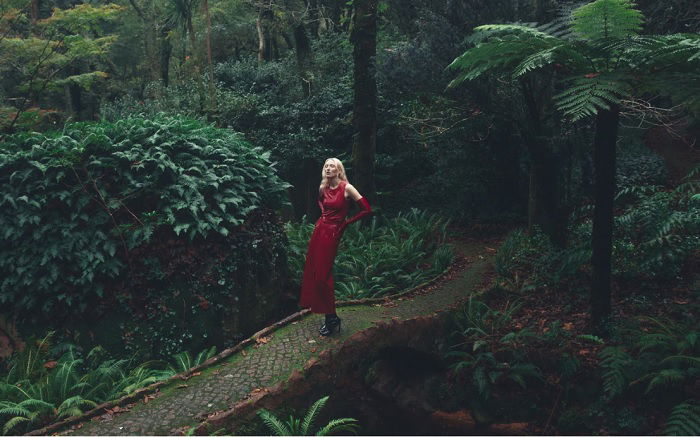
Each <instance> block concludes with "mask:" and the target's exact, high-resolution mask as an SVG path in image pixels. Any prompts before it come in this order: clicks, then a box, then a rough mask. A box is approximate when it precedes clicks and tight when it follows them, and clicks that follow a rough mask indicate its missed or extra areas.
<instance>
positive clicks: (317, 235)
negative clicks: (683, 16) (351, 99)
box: [299, 158, 372, 336]
mask: <svg viewBox="0 0 700 437" xmlns="http://www.w3.org/2000/svg"><path fill="white" fill-rule="evenodd" d="M351 201H355V202H357V204H358V205H359V207H360V212H359V213H357V214H356V215H355V216H353V217H352V218H350V219H347V220H346V218H345V217H346V216H347V214H348V211H349V210H350V204H351ZM318 205H319V206H320V207H321V218H319V219H318V221H317V222H316V227H315V228H314V232H313V234H312V235H311V239H310V240H309V249H308V251H307V252H306V265H305V266H304V276H303V279H302V284H301V299H300V301H299V305H300V306H302V307H305V308H311V312H314V313H317V314H325V315H326V319H325V323H324V324H323V326H321V329H320V330H319V334H321V335H323V336H328V335H331V334H332V333H333V331H334V330H335V328H338V331H340V317H338V316H337V315H336V313H335V293H334V291H333V274H332V273H333V272H332V270H333V261H335V255H336V253H337V251H338V244H339V243H340V237H341V236H342V235H343V231H344V230H345V228H346V227H347V225H349V224H350V223H353V222H356V221H358V220H360V219H361V218H362V217H364V216H366V215H369V214H371V213H372V208H370V206H369V203H368V202H367V199H365V198H364V197H362V195H361V194H360V193H359V192H358V191H357V190H356V189H355V187H353V186H352V185H351V184H350V183H349V182H348V178H347V177H346V176H345V168H344V167H343V163H342V162H340V160H338V159H337V158H328V159H327V160H326V162H325V163H324V164H323V169H322V170H321V186H320V187H319V188H318Z"/></svg>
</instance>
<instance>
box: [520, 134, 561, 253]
mask: <svg viewBox="0 0 700 437" xmlns="http://www.w3.org/2000/svg"><path fill="white" fill-rule="evenodd" d="M544 141H546V139H545V138H543V137H539V138H533V139H529V140H528V143H529V144H528V151H529V155H530V186H529V202H528V232H529V233H530V234H531V233H532V232H533V228H534V226H535V225H537V226H539V227H540V228H541V229H542V232H544V233H545V234H546V235H547V236H548V237H549V239H550V240H551V241H552V243H553V244H554V245H555V246H557V247H560V248H562V247H565V246H566V224H567V218H568V217H567V212H566V211H565V208H564V207H563V205H562V201H561V193H560V190H559V185H560V184H559V180H558V173H559V166H558V163H557V160H556V158H555V156H554V153H553V152H552V151H551V150H549V148H547V147H546V146H545V145H543V144H541V142H544Z"/></svg>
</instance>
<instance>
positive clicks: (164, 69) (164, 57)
mask: <svg viewBox="0 0 700 437" xmlns="http://www.w3.org/2000/svg"><path fill="white" fill-rule="evenodd" d="M171 30H172V28H171V27H169V26H167V25H161V27H160V79H161V80H162V81H163V86H164V87H166V88H167V87H168V85H169V84H170V57H171V56H172V53H173V45H172V43H171V42H170V38H169V36H168V34H169V33H170V31H171Z"/></svg>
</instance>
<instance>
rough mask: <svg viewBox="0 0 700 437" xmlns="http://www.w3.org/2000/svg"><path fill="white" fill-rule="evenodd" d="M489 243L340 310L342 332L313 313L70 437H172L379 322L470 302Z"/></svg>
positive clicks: (460, 250) (463, 247) (459, 248)
mask: <svg viewBox="0 0 700 437" xmlns="http://www.w3.org/2000/svg"><path fill="white" fill-rule="evenodd" d="M493 244H496V243H493ZM487 246H489V247H495V246H490V245H489V244H488V243H486V242H484V241H466V242H455V249H456V252H457V254H458V256H459V257H460V259H461V263H462V268H458V269H456V270H454V271H452V272H451V273H450V274H449V275H448V276H447V277H446V278H444V279H442V280H440V281H438V282H437V283H436V284H435V285H432V286H428V287H426V289H424V290H421V291H418V292H417V293H416V294H413V295H412V296H411V297H405V298H398V299H397V300H395V301H390V302H386V303H384V304H369V305H357V306H347V307H341V308H338V315H339V316H340V317H341V318H342V319H343V322H342V331H341V333H340V335H338V334H335V335H334V336H332V337H328V338H324V337H320V336H319V335H318V328H319V326H320V324H321V319H322V316H319V315H307V316H305V317H303V318H302V319H300V320H298V321H296V322H292V323H291V324H289V325H287V326H284V327H282V328H280V329H278V330H277V331H274V332H273V333H272V334H271V335H270V336H268V337H263V338H261V339H260V340H259V341H258V343H257V344H256V345H254V346H250V347H248V348H246V349H243V350H242V351H241V352H239V353H236V354H235V355H233V356H231V357H229V358H228V359H227V360H226V361H223V362H221V363H219V364H216V365H214V366H212V367H210V368H208V369H206V370H204V371H202V372H201V374H198V375H196V376H193V377H191V378H189V379H188V380H186V381H185V380H183V381H181V382H176V383H171V384H169V385H168V386H165V387H164V388H163V389H162V390H161V391H160V392H159V393H158V394H157V396H155V398H153V399H151V398H150V397H148V398H145V399H142V400H140V401H138V402H136V403H135V404H131V407H129V408H128V410H127V411H123V412H113V414H112V413H106V414H103V415H102V416H98V417H95V418H94V419H93V420H92V421H89V422H87V423H84V424H79V425H77V426H74V429H71V430H68V431H65V432H64V433H63V434H73V435H168V434H174V433H176V432H177V431H178V430H181V429H182V428H183V427H186V426H190V425H195V424H197V423H199V422H201V421H202V420H203V419H204V418H205V417H206V416H207V415H208V414H209V413H212V412H215V411H220V410H225V409H228V408H230V407H232V406H233V404H235V403H236V402H238V401H240V400H243V399H245V398H246V397H247V395H249V394H250V393H251V392H252V391H254V390H256V389H259V388H263V387H267V386H271V385H274V384H276V383H277V382H279V381H282V380H286V379H287V378H288V377H289V375H290V374H291V372H292V371H293V370H295V369H299V370H301V369H302V367H303V365H304V363H305V362H306V361H307V360H308V359H309V358H311V357H312V356H317V355H318V354H319V353H320V352H321V351H322V350H324V349H329V348H333V347H336V346H337V345H338V344H340V343H341V342H342V341H343V340H344V339H345V338H347V337H349V336H350V335H352V334H354V333H355V332H357V331H359V330H362V329H365V328H368V327H370V326H372V324H374V323H375V322H380V321H386V320H388V319H392V318H397V319H399V320H405V319H409V318H412V317H416V316H420V315H427V314H431V313H434V312H435V311H439V310H444V309H446V308H448V307H450V306H451V305H453V304H454V303H455V302H457V301H459V300H460V299H463V298H466V297H467V296H469V294H471V293H472V292H473V291H474V290H475V289H476V287H478V286H479V284H480V283H481V282H483V277H484V273H486V272H487V270H488V269H489V266H490V264H491V257H492V254H493V250H492V249H489V248H487Z"/></svg>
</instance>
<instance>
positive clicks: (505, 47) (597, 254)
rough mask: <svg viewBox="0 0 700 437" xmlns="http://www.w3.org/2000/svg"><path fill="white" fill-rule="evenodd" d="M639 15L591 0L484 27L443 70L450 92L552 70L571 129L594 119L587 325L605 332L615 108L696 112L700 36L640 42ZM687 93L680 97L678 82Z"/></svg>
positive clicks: (615, 0) (620, 0) (612, 2)
mask: <svg viewBox="0 0 700 437" xmlns="http://www.w3.org/2000/svg"><path fill="white" fill-rule="evenodd" d="M642 21H643V15H642V14H641V12H639V11H638V10H636V9H635V8H634V4H633V3H632V2H631V1H630V0H596V1H593V2H591V3H589V4H586V5H583V6H581V7H579V8H577V9H575V10H573V11H571V12H570V13H567V14H565V15H564V17H563V19H559V20H555V21H554V22H552V23H548V24H546V25H543V26H539V27H536V26H534V25H533V26H527V25H516V24H489V25H484V26H479V27H477V28H476V29H475V31H476V33H475V34H474V36H473V41H474V42H475V44H476V45H475V47H473V48H471V49H469V50H467V51H466V52H464V53H463V54H462V55H461V56H459V57H458V58H457V59H455V60H454V61H453V62H452V64H450V66H449V67H448V68H452V69H455V70H458V71H459V74H458V76H457V78H455V79H454V80H453V81H452V82H451V84H450V86H456V85H458V84H460V83H462V82H463V81H465V80H471V79H474V78H477V77H479V76H481V75H483V74H485V73H487V72H494V71H507V72H510V73H511V75H512V78H513V79H514V80H517V79H519V78H522V77H527V76H529V75H531V74H533V72H535V71H538V70H542V69H549V70H554V72H555V73H556V74H554V75H553V76H552V77H553V80H554V81H555V83H556V85H558V86H560V87H565V88H564V90H563V91H562V92H561V93H559V94H558V95H555V96H554V97H553V100H554V103H555V104H556V106H557V107H558V108H559V109H560V110H561V111H562V112H563V113H564V114H565V115H566V116H567V117H568V118H569V119H570V120H571V121H573V122H575V121H578V120H582V119H585V118H589V117H595V135H594V141H593V156H594V166H595V188H594V203H595V208H594V217H593V234H592V236H591V239H592V248H593V253H592V256H591V263H592V266H593V277H592V281H591V292H590V316H591V324H592V327H593V328H594V329H596V330H597V331H599V332H602V331H603V330H604V325H605V322H606V320H607V319H608V318H609V316H610V312H611V293H610V290H611V254H612V225H613V199H614V195H615V145H616V142H617V129H618V120H619V113H620V107H621V105H623V104H624V101H625V99H627V98H630V97H631V96H632V95H634V94H639V93H643V92H648V91H654V92H664V93H666V94H670V95H672V97H675V98H676V99H677V100H679V102H680V103H685V104H687V105H690V106H693V107H697V106H698V104H699V103H698V102H699V101H700V99H698V97H697V96H698V95H699V94H700V93H699V92H698V91H700V90H699V89H698V88H700V86H699V85H698V83H699V81H698V79H699V78H700V74H699V73H698V71H700V69H699V68H698V67H700V65H699V64H700V62H699V61H700V35H697V34H675V35H663V36H661V35H645V36H642V35H639V31H640V30H641V27H642ZM679 80H681V81H684V82H683V83H684V84H686V85H687V86H688V87H691V88H694V90H695V92H692V91H691V90H689V89H688V88H685V89H683V92H682V93H680V92H679V91H678V88H679V87H678V86H677V84H678V83H679V82H678V81H679Z"/></svg>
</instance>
